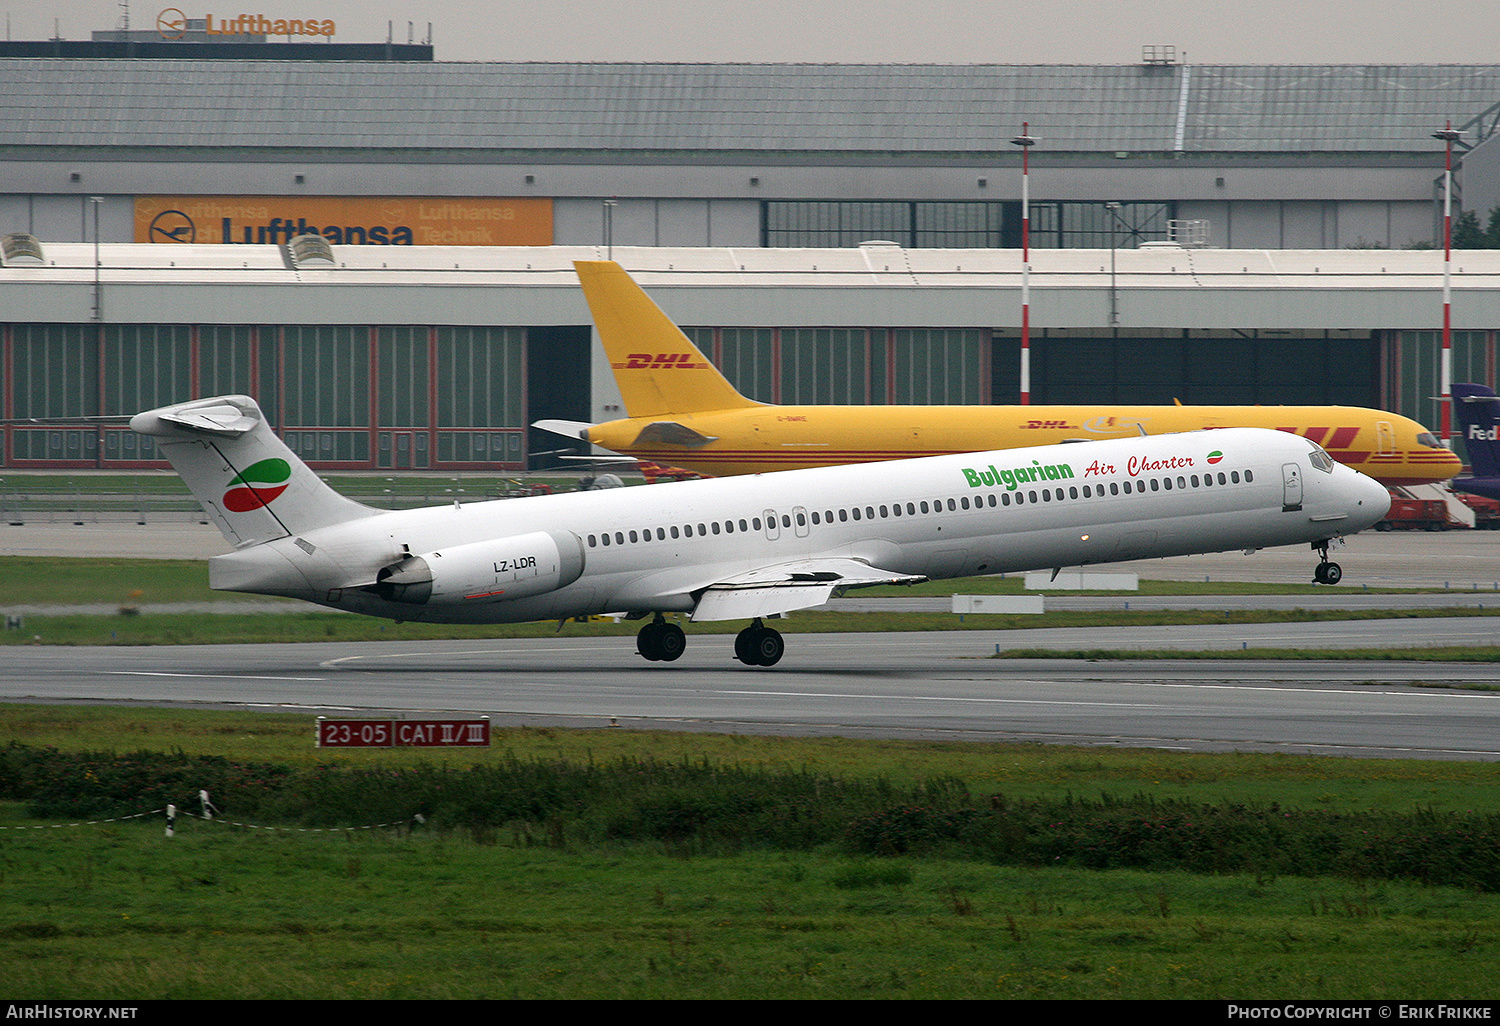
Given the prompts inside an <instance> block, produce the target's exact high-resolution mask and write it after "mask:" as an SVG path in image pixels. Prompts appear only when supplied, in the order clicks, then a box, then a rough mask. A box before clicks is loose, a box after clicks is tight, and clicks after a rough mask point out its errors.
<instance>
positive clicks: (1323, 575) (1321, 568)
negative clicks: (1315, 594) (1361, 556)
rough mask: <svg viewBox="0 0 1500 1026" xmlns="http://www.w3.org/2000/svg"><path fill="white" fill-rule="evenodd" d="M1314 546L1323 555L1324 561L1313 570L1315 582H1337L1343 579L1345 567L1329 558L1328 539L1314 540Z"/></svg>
mask: <svg viewBox="0 0 1500 1026" xmlns="http://www.w3.org/2000/svg"><path fill="white" fill-rule="evenodd" d="M1313 548H1315V549H1317V550H1318V554H1319V555H1321V556H1322V557H1323V561H1322V562H1321V563H1319V564H1318V566H1317V569H1315V570H1314V571H1313V583H1314V584H1337V583H1339V582H1340V581H1342V580H1343V579H1344V571H1343V568H1342V567H1340V566H1339V565H1338V564H1337V563H1333V562H1330V561H1329V559H1328V540H1327V539H1326V538H1325V539H1324V540H1323V541H1320V542H1313Z"/></svg>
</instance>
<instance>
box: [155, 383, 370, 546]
mask: <svg viewBox="0 0 1500 1026" xmlns="http://www.w3.org/2000/svg"><path fill="white" fill-rule="evenodd" d="M130 428H131V430H132V431H135V432H136V433H138V434H142V435H149V436H151V438H153V439H154V440H155V442H156V444H157V446H158V447H159V448H160V449H161V451H162V454H163V455H165V456H166V458H167V459H168V460H169V461H170V462H171V464H172V467H173V469H175V470H176V471H177V473H178V474H179V475H181V477H182V480H183V481H184V482H185V483H186V484H187V486H188V489H189V490H190V491H191V492H192V493H193V496H194V497H195V498H196V499H197V500H198V501H199V502H200V503H201V504H202V505H203V509H204V510H205V511H206V512H207V513H208V515H209V516H210V517H212V518H213V521H214V523H215V524H216V525H218V528H219V530H220V531H221V532H222V533H223V535H224V537H225V538H226V539H228V540H229V542H230V543H231V544H232V545H234V546H236V547H237V548H238V547H244V546H246V545H255V544H258V543H260V542H266V541H271V540H273V539H275V538H284V537H287V536H288V535H300V534H303V533H304V532H307V531H312V530H316V529H317V528H320V527H330V526H332V525H334V524H340V523H344V522H345V521H348V520H357V519H360V518H363V517H368V516H374V515H376V514H378V513H379V512H380V510H377V509H372V508H371V507H369V506H365V505H362V504H361V503H358V502H355V501H354V500H353V499H346V498H344V497H343V496H342V495H340V494H338V493H337V492H335V491H334V490H333V489H332V488H330V487H329V486H328V484H327V483H326V482H324V481H323V479H322V478H320V477H318V475H317V474H315V473H313V472H312V470H311V469H309V468H308V466H307V464H305V463H303V462H302V461H301V460H300V459H298V458H297V455H296V453H294V452H292V450H290V449H288V448H287V447H286V445H285V444H284V443H283V442H282V441H281V439H280V438H277V437H276V433H275V432H274V431H272V430H271V426H270V425H269V424H267V423H266V418H265V415H264V414H262V413H261V410H260V407H259V406H258V405H257V404H256V402H255V400H254V399H251V398H250V397H249V396H245V395H226V396H218V397H216V398H212V399H197V400H194V401H193V402H187V403H178V404H177V405H175V406H164V407H162V408H161V409H159V410H148V411H146V412H145V413H138V414H136V415H135V416H134V417H132V418H131V420H130Z"/></svg>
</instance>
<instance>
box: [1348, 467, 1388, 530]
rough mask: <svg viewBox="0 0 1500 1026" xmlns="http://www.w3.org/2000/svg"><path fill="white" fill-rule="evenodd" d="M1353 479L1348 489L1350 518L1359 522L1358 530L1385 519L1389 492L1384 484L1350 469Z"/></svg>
mask: <svg viewBox="0 0 1500 1026" xmlns="http://www.w3.org/2000/svg"><path fill="white" fill-rule="evenodd" d="M1351 473H1353V474H1354V477H1355V480H1354V484H1353V487H1352V488H1351V489H1350V494H1349V498H1350V506H1351V507H1352V508H1351V510H1350V517H1351V519H1353V520H1355V521H1358V522H1359V525H1360V526H1359V528H1357V529H1358V530H1361V531H1362V530H1364V529H1365V528H1366V527H1371V526H1373V525H1374V524H1376V523H1378V522H1379V521H1381V520H1383V519H1385V515H1386V513H1387V512H1389V511H1390V508H1391V493H1390V491H1389V490H1387V488H1386V487H1385V485H1383V484H1381V483H1380V482H1379V481H1377V480H1375V479H1374V478H1373V477H1367V476H1365V475H1364V474H1361V473H1359V472H1358V471H1352V472H1351Z"/></svg>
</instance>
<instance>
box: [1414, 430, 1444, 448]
mask: <svg viewBox="0 0 1500 1026" xmlns="http://www.w3.org/2000/svg"><path fill="white" fill-rule="evenodd" d="M1417 444H1418V445H1425V446H1427V448H1429V449H1445V448H1447V446H1445V445H1443V443H1442V442H1440V441H1438V437H1437V435H1435V434H1433V433H1432V432H1431V431H1419V432H1418V433H1417Z"/></svg>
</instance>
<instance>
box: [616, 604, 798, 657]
mask: <svg viewBox="0 0 1500 1026" xmlns="http://www.w3.org/2000/svg"><path fill="white" fill-rule="evenodd" d="M685 648H687V637H686V636H684V635H683V633H682V628H681V627H679V626H677V625H676V624H675V623H669V622H667V619H666V618H665V617H663V616H662V615H661V614H660V613H657V614H656V619H654V620H652V621H651V622H650V623H648V624H646V626H644V627H642V628H641V630H640V633H639V634H637V635H636V636H635V650H636V651H637V652H639V653H640V654H641V655H643V656H645V657H646V658H647V659H650V660H651V661H652V662H663V663H670V662H671V661H672V660H674V659H676V658H678V657H679V656H681V655H682V652H683V649H685ZM785 651H786V644H785V643H784V642H783V641H782V640H781V633H780V632H779V631H773V630H772V629H771V628H769V627H766V626H765V625H763V624H762V623H761V622H760V618H759V617H757V618H756V620H755V622H754V623H752V624H751V625H750V626H749V627H746V628H745V629H744V630H742V631H740V632H739V634H737V635H735V638H734V657H735V658H736V659H738V660H739V661H740V662H742V663H744V664H745V665H746V666H775V665H776V664H777V663H779V662H780V661H781V655H782V653H783V652H785Z"/></svg>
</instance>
